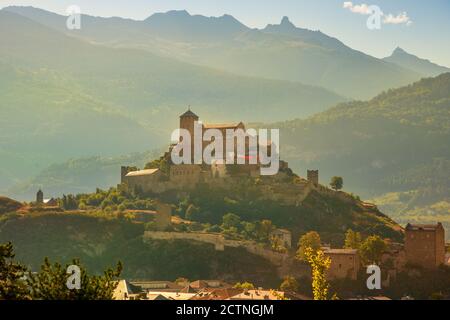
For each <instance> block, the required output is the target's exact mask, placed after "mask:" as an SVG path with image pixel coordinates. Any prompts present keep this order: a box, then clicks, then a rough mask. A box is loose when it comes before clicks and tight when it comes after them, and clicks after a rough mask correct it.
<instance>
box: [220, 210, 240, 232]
mask: <svg viewBox="0 0 450 320" xmlns="http://www.w3.org/2000/svg"><path fill="white" fill-rule="evenodd" d="M240 225H241V217H239V216H238V215H235V214H234V213H227V214H226V215H224V216H223V217H222V227H223V228H224V229H231V228H236V229H237V228H239V227H240Z"/></svg>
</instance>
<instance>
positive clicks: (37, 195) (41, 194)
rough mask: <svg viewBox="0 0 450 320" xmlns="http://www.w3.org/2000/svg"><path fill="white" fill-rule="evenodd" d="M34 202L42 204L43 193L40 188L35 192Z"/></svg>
mask: <svg viewBox="0 0 450 320" xmlns="http://www.w3.org/2000/svg"><path fill="white" fill-rule="evenodd" d="M36 203H38V204H43V203H44V193H43V192H42V190H41V189H39V191H38V192H37V193H36Z"/></svg>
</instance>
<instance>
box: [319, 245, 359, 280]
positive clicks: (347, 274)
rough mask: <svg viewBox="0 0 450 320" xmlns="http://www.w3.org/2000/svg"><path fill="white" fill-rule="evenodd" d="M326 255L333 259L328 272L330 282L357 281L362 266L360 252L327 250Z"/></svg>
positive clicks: (353, 250)
mask: <svg viewBox="0 0 450 320" xmlns="http://www.w3.org/2000/svg"><path fill="white" fill-rule="evenodd" d="M324 254H325V256H326V257H329V258H330V259H331V265H330V269H329V270H328V272H327V278H328V279H329V280H335V279H351V280H356V279H357V277H358V272H359V269H360V265H361V262H360V259H359V255H358V250H355V249H326V250H324Z"/></svg>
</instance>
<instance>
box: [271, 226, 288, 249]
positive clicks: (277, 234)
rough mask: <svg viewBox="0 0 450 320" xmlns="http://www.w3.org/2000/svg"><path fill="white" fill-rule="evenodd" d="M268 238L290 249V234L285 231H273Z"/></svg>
mask: <svg viewBox="0 0 450 320" xmlns="http://www.w3.org/2000/svg"><path fill="white" fill-rule="evenodd" d="M270 236H271V237H272V238H273V239H276V240H277V241H278V242H279V243H280V244H282V245H283V246H284V247H285V248H286V249H290V248H291V247H292V233H291V232H290V231H289V230H287V229H275V230H274V231H272V233H271V234H270Z"/></svg>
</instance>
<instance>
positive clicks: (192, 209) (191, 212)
mask: <svg viewBox="0 0 450 320" xmlns="http://www.w3.org/2000/svg"><path fill="white" fill-rule="evenodd" d="M199 214H200V209H199V208H198V207H196V206H195V205H193V204H190V205H189V206H188V207H187V209H186V214H185V218H186V219H187V220H191V221H196V220H198V219H199Z"/></svg>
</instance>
